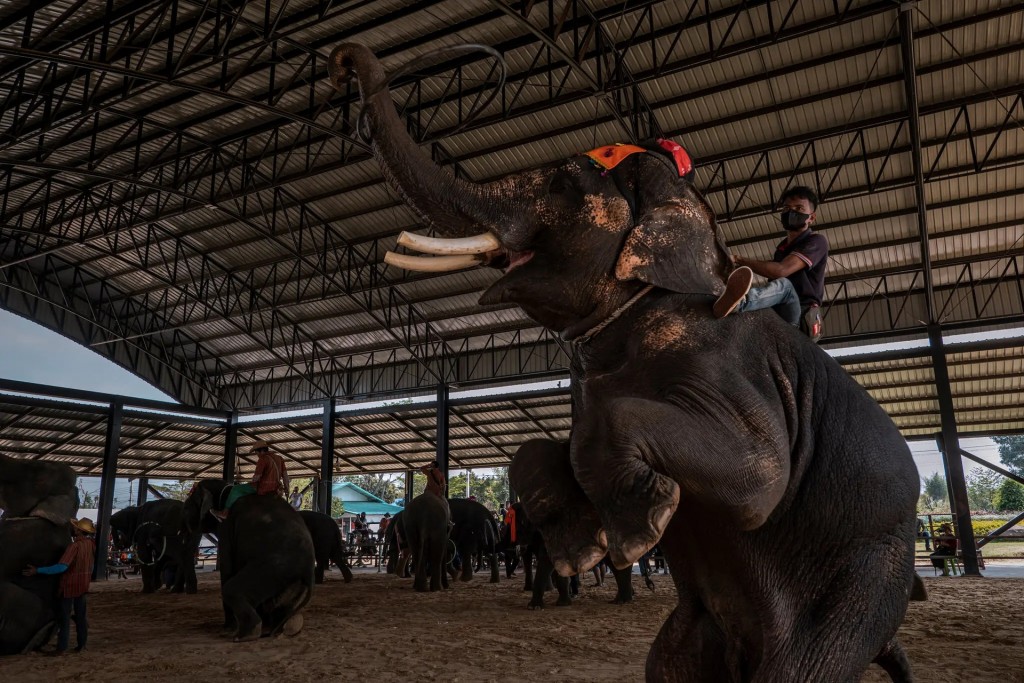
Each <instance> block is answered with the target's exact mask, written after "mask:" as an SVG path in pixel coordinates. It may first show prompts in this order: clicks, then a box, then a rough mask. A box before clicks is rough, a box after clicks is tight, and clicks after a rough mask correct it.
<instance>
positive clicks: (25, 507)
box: [0, 453, 78, 525]
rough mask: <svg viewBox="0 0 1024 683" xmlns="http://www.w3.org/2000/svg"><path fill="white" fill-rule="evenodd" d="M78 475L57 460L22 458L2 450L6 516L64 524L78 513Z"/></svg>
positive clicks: (1, 497)
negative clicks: (11, 455)
mask: <svg viewBox="0 0 1024 683" xmlns="http://www.w3.org/2000/svg"><path fill="white" fill-rule="evenodd" d="M77 481H78V477H77V475H75V473H74V471H73V470H72V469H71V468H70V467H68V466H67V465H62V464H60V463H56V462H39V461H35V460H20V459H18V458H12V457H10V456H7V455H4V454H2V453H0V510H3V519H9V518H12V517H42V518H43V519H46V520H48V521H50V522H52V523H53V524H58V525H64V524H67V522H68V520H69V519H71V518H73V517H74V516H75V515H76V514H78V488H77V486H76V482H77Z"/></svg>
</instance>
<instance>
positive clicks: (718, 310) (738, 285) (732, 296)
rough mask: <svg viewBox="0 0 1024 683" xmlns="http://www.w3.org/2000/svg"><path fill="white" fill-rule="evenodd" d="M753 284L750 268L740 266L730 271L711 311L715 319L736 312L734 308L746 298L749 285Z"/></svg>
mask: <svg viewBox="0 0 1024 683" xmlns="http://www.w3.org/2000/svg"><path fill="white" fill-rule="evenodd" d="M753 282H754V271H752V270H750V268H747V267H746V266H740V267H739V268H737V269H736V270H734V271H732V272H731V273H730V274H729V279H728V280H727V281H726V283H725V291H724V292H722V296H720V297H718V301H716V302H715V305H714V306H713V307H712V309H711V310H712V311H714V314H715V317H716V318H724V317H725V316H727V315H729V314H730V313H732V312H733V311H734V310H736V307H737V306H739V305H740V304H741V303H742V302H743V299H744V298H746V296H747V292H749V291H750V285H751V284H752V283H753Z"/></svg>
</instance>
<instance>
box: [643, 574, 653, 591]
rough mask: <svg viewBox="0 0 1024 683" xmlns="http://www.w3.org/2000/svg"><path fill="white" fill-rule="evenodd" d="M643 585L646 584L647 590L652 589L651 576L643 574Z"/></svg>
mask: <svg viewBox="0 0 1024 683" xmlns="http://www.w3.org/2000/svg"><path fill="white" fill-rule="evenodd" d="M644 585H645V586H647V590H651V591H653V590H654V581H651V577H649V576H645V577H644Z"/></svg>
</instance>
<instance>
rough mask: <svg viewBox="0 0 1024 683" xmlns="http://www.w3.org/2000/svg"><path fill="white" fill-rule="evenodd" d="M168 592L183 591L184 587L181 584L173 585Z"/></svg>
mask: <svg viewBox="0 0 1024 683" xmlns="http://www.w3.org/2000/svg"><path fill="white" fill-rule="evenodd" d="M170 592H171V593H184V592H185V589H184V588H183V587H181V586H174V587H173V588H171V590H170Z"/></svg>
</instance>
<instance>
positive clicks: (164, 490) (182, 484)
mask: <svg viewBox="0 0 1024 683" xmlns="http://www.w3.org/2000/svg"><path fill="white" fill-rule="evenodd" d="M194 484H195V482H194V481H191V480H188V479H186V480H182V481H172V482H171V483H169V484H158V485H156V486H154V487H153V488H155V489H156V490H157V491H159V492H160V494H161V495H162V496H163V497H164V498H171V499H173V500H185V499H186V498H188V494H189V493H191V492H192V486H193V485H194Z"/></svg>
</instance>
